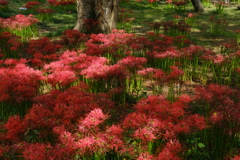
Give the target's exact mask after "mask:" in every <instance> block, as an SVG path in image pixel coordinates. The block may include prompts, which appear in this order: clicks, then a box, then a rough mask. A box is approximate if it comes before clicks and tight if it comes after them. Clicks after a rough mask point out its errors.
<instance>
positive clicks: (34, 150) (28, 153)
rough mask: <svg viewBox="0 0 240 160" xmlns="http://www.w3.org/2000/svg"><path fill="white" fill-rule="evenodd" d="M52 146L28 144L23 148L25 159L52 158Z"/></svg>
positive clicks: (39, 159) (40, 159)
mask: <svg viewBox="0 0 240 160" xmlns="http://www.w3.org/2000/svg"><path fill="white" fill-rule="evenodd" d="M51 148H52V146H51V145H50V144H43V143H29V144H28V143H26V144H24V146H23V152H22V153H23V155H22V156H23V157H24V159H28V160H43V159H48V158H50V155H51V152H50V149H51Z"/></svg>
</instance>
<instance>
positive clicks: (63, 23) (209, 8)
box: [0, 0, 240, 49]
mask: <svg viewBox="0 0 240 160" xmlns="http://www.w3.org/2000/svg"><path fill="white" fill-rule="evenodd" d="M26 2H27V0H15V1H11V2H10V4H9V8H10V10H9V11H7V12H1V11H0V17H2V18H8V17H9V16H12V15H16V14H24V11H22V10H20V9H19V8H20V7H22V6H24V5H25V3H26ZM238 5H239V3H237V2H236V1H235V2H231V3H230V4H228V5H227V6H226V7H225V8H224V12H223V13H222V14H217V12H216V7H215V6H214V5H212V4H208V5H206V4H204V6H205V12H203V13H196V12H195V11H194V8H193V6H192V4H191V3H190V4H188V5H187V6H186V9H185V10H180V11H179V10H176V9H175V8H174V7H172V8H169V7H168V5H167V4H166V3H165V2H164V1H160V2H157V4H156V5H155V6H152V5H150V4H148V3H147V2H140V3H137V2H134V1H133V0H131V1H130V2H128V3H126V2H125V3H120V7H123V8H125V9H127V10H129V11H133V13H130V14H129V15H128V16H129V17H133V18H134V20H133V21H132V22H131V23H129V24H128V25H127V26H126V27H124V25H121V26H119V25H118V26H119V27H118V29H125V30H127V32H131V33H136V34H140V35H144V34H145V33H146V32H149V31H153V28H152V27H151V26H150V23H152V22H162V21H171V20H173V16H174V15H180V16H181V17H182V18H184V17H186V16H187V14H188V13H194V14H196V22H195V25H194V26H192V29H191V33H190V35H189V36H188V38H189V39H190V40H191V41H193V43H194V44H195V45H203V46H205V47H208V48H210V49H214V48H215V49H216V47H217V46H218V45H219V44H220V43H222V42H228V41H230V40H233V39H234V38H235V36H236V34H235V33H234V31H235V30H237V29H239V28H240V26H239V23H240V18H239V15H240V10H237V6H238ZM210 16H215V17H217V18H225V19H226V20H227V22H228V26H227V30H226V32H225V33H224V34H223V35H219V36H218V35H212V34H211V33H209V28H210V26H209V17H210ZM76 19H77V12H76V10H71V12H70V13H67V12H64V11H61V12H56V13H54V14H53V19H52V20H51V21H49V22H42V23H39V32H40V33H39V36H48V37H57V36H60V35H61V34H62V32H63V31H64V30H66V29H71V28H73V27H74V25H75V22H76ZM160 33H161V32H160Z"/></svg>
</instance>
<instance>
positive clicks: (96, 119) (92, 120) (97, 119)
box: [81, 108, 109, 128]
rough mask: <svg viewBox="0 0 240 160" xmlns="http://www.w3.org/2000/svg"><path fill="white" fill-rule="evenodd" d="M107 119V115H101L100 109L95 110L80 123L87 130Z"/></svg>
mask: <svg viewBox="0 0 240 160" xmlns="http://www.w3.org/2000/svg"><path fill="white" fill-rule="evenodd" d="M108 117H109V116H108V115H106V114H103V112H102V109H100V108H95V109H93V110H92V111H91V112H90V113H89V114H88V115H87V116H86V117H85V119H84V120H83V121H81V125H83V126H85V127H87V128H92V127H96V126H98V125H99V124H101V123H102V122H103V121H105V120H106V119H107V118H108Z"/></svg>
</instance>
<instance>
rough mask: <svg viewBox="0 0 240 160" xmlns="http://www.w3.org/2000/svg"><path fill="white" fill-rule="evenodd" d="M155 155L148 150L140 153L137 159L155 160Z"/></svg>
mask: <svg viewBox="0 0 240 160" xmlns="http://www.w3.org/2000/svg"><path fill="white" fill-rule="evenodd" d="M153 159H154V157H153V155H150V154H149V153H148V152H144V153H140V155H139V157H138V158H137V160H153Z"/></svg>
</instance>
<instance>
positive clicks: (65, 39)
mask: <svg viewBox="0 0 240 160" xmlns="http://www.w3.org/2000/svg"><path fill="white" fill-rule="evenodd" d="M60 38H61V40H60V41H59V42H58V43H59V44H61V45H62V46H64V47H67V48H68V49H70V50H71V49H74V48H80V47H82V45H83V43H85V42H86V41H87V40H88V39H89V38H88V36H87V35H86V34H84V33H80V32H79V31H77V30H72V29H68V30H65V31H64V32H63V35H62V36H61V37H60Z"/></svg>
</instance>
